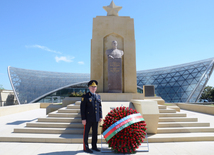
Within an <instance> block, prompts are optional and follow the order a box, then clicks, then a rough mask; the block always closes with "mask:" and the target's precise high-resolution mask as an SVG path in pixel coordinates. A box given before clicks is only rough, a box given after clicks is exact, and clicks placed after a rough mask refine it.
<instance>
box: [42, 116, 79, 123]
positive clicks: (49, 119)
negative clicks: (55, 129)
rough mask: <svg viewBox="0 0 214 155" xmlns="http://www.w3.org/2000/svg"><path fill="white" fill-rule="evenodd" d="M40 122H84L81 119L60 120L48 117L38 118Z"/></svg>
mask: <svg viewBox="0 0 214 155" xmlns="http://www.w3.org/2000/svg"><path fill="white" fill-rule="evenodd" d="M38 122H63V123H64V122H67V123H71V122H72V123H73V122H82V120H81V118H58V117H47V118H38Z"/></svg>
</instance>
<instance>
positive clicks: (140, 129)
mask: <svg viewBox="0 0 214 155" xmlns="http://www.w3.org/2000/svg"><path fill="white" fill-rule="evenodd" d="M102 131H103V136H104V138H105V140H106V142H107V143H108V146H109V147H110V148H111V149H112V150H114V152H116V153H135V152H136V149H137V148H138V147H139V146H140V145H141V143H142V142H143V139H144V138H145V135H146V123H145V121H144V119H143V117H142V116H141V114H140V113H138V112H137V111H136V110H133V109H132V108H128V107H117V108H115V109H113V110H111V111H110V112H109V113H108V114H107V115H106V117H105V119H104V123H103V126H102Z"/></svg>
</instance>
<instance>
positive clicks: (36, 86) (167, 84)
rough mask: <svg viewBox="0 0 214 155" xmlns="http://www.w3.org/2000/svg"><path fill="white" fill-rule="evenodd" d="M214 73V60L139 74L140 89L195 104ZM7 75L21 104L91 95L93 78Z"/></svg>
mask: <svg viewBox="0 0 214 155" xmlns="http://www.w3.org/2000/svg"><path fill="white" fill-rule="evenodd" d="M213 69H214V58H211V59H206V60H202V61H197V62H193V63H187V64H182V65H176V66H171V67H164V68H158V69H152V70H143V71H137V79H136V80H137V88H136V89H138V92H139V93H142V89H141V88H142V87H143V85H154V86H155V92H156V95H157V96H161V97H162V98H163V99H164V100H165V101H166V102H196V101H197V100H198V99H199V98H200V95H201V93H202V91H203V89H204V87H205V86H206V83H207V82H208V80H209V77H210V76H211V74H212V71H213ZM8 75H9V79H10V82H11V85H12V88H13V90H14V93H15V95H16V97H17V100H18V102H19V104H24V103H34V102H49V103H50V102H51V103H54V102H61V101H62V99H63V98H64V97H68V96H76V95H81V94H82V93H85V92H87V91H88V89H87V82H88V81H89V80H90V74H80V73H60V72H46V71H35V70H27V69H20V68H15V67H8Z"/></svg>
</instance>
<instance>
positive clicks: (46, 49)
mask: <svg viewBox="0 0 214 155" xmlns="http://www.w3.org/2000/svg"><path fill="white" fill-rule="evenodd" d="M25 47H26V48H39V49H41V50H44V51H48V52H51V53H57V54H62V53H61V52H58V51H54V50H51V49H49V48H48V47H45V46H41V45H30V46H28V45H27V46H25Z"/></svg>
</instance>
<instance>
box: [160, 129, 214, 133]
mask: <svg viewBox="0 0 214 155" xmlns="http://www.w3.org/2000/svg"><path fill="white" fill-rule="evenodd" d="M189 132H214V128H210V127H180V128H158V129H157V133H158V134H159V133H189Z"/></svg>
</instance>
